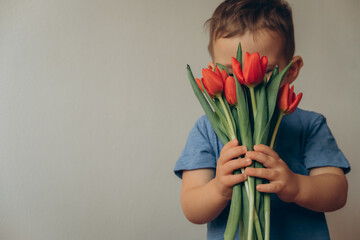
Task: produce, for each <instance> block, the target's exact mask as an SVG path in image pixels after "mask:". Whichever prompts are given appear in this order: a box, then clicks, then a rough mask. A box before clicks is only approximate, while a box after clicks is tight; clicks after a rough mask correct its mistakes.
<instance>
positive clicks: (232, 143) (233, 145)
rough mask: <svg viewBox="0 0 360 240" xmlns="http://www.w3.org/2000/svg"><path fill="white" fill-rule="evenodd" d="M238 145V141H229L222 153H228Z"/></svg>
mask: <svg viewBox="0 0 360 240" xmlns="http://www.w3.org/2000/svg"><path fill="white" fill-rule="evenodd" d="M238 143H239V142H238V140H237V139H233V140H231V141H229V142H228V143H226V144H225V145H224V147H223V148H222V150H221V151H227V150H228V149H230V148H232V147H235V146H237V145H238Z"/></svg>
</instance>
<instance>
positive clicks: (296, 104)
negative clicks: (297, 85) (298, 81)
mask: <svg viewBox="0 0 360 240" xmlns="http://www.w3.org/2000/svg"><path fill="white" fill-rule="evenodd" d="M302 96H303V93H299V94H298V95H297V96H296V98H295V100H294V101H293V102H292V103H291V105H290V106H289V110H288V114H290V113H292V112H294V111H295V109H296V108H297V106H298V105H299V103H300V101H301V98H302Z"/></svg>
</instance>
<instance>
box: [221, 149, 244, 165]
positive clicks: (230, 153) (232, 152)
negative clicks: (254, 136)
mask: <svg viewBox="0 0 360 240" xmlns="http://www.w3.org/2000/svg"><path fill="white" fill-rule="evenodd" d="M246 151H247V149H246V147H245V146H233V147H231V148H227V149H223V150H221V154H220V158H219V162H220V164H225V163H226V162H228V161H230V160H232V159H234V158H238V157H239V156H241V155H244V154H245V153H246Z"/></svg>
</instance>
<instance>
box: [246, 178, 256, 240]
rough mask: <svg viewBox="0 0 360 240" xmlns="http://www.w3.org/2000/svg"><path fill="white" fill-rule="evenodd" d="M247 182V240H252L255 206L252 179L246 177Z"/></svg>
mask: <svg viewBox="0 0 360 240" xmlns="http://www.w3.org/2000/svg"><path fill="white" fill-rule="evenodd" d="M247 181H249V225H248V236H247V239H252V238H253V229H254V215H255V214H254V213H255V206H254V178H253V177H250V176H249V177H248V180H247Z"/></svg>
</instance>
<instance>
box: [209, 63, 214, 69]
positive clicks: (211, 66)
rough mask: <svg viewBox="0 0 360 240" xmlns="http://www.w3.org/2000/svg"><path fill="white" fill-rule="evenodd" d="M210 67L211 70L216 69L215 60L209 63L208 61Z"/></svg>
mask: <svg viewBox="0 0 360 240" xmlns="http://www.w3.org/2000/svg"><path fill="white" fill-rule="evenodd" d="M208 68H209V69H210V70H214V69H215V64H214V63H213V62H209V63H208Z"/></svg>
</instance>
